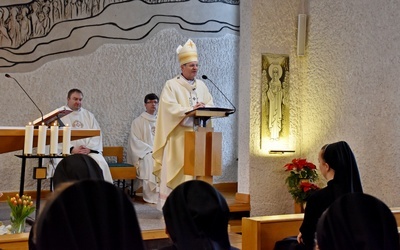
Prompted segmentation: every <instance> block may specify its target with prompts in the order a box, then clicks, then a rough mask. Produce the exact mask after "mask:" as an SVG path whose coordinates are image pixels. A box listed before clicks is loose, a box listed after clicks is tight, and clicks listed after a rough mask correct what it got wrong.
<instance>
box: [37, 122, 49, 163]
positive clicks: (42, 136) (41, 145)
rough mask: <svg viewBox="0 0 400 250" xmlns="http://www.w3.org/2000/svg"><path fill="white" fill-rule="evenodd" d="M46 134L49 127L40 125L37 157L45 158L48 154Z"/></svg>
mask: <svg viewBox="0 0 400 250" xmlns="http://www.w3.org/2000/svg"><path fill="white" fill-rule="evenodd" d="M46 133H47V126H46V125H44V123H42V125H39V134H38V146H37V155H40V156H43V155H45V153H46Z"/></svg>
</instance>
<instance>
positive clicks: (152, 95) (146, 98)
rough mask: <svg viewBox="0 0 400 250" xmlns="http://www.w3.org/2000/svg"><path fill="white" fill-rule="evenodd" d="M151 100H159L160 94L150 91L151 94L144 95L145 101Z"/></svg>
mask: <svg viewBox="0 0 400 250" xmlns="http://www.w3.org/2000/svg"><path fill="white" fill-rule="evenodd" d="M149 100H157V101H158V100H159V99H158V96H157V95H156V94H154V93H150V94H147V95H146V96H145V97H144V103H147V101H149Z"/></svg>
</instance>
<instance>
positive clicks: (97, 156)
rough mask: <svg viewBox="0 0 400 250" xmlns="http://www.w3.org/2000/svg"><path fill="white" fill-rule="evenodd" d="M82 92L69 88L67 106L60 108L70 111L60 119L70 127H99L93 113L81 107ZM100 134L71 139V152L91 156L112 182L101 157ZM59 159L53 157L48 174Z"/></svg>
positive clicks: (106, 178)
mask: <svg viewBox="0 0 400 250" xmlns="http://www.w3.org/2000/svg"><path fill="white" fill-rule="evenodd" d="M82 100H83V93H82V91H81V90H79V89H71V90H70V91H68V95H67V106H65V107H61V109H64V108H65V109H70V110H72V112H71V113H70V114H68V115H66V116H64V117H62V118H61V121H62V122H63V123H64V124H65V125H66V124H68V125H69V126H71V127H72V129H100V126H99V123H98V122H97V120H96V118H95V117H94V115H93V114H92V113H91V112H89V111H88V110H86V109H84V108H82ZM102 152H103V142H102V135H101V133H100V136H95V137H89V138H85V139H81V140H75V141H71V154H85V155H89V156H90V157H92V158H93V159H94V160H95V161H96V162H97V164H99V166H100V168H101V169H102V170H103V176H104V180H105V181H108V182H110V183H113V180H112V177H111V172H110V168H109V166H108V164H107V162H106V160H105V159H104V157H103V154H102ZM59 161H60V159H57V158H56V159H53V162H54V163H53V164H49V169H48V175H50V176H53V174H54V170H55V168H56V167H57V164H58V162H59Z"/></svg>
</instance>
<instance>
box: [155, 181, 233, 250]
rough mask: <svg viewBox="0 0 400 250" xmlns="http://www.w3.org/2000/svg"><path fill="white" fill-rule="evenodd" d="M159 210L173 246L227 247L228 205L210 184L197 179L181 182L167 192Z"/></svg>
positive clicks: (228, 245)
mask: <svg viewBox="0 0 400 250" xmlns="http://www.w3.org/2000/svg"><path fill="white" fill-rule="evenodd" d="M163 213H164V219H165V224H166V228H167V232H168V234H169V235H170V237H171V239H172V241H173V242H174V245H175V247H176V248H177V249H230V243H229V237H228V221H229V207H228V205H227V203H226V200H225V198H224V197H223V196H222V195H221V194H220V193H219V192H218V191H217V190H216V189H215V188H214V187H213V186H211V185H210V184H208V183H206V182H204V181H199V180H193V181H187V182H184V183H182V184H181V185H179V186H178V187H176V188H175V189H174V190H173V191H172V193H171V194H170V195H169V196H168V198H167V200H166V202H165V205H164V207H163Z"/></svg>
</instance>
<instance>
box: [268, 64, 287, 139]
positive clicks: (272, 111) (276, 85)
mask: <svg viewBox="0 0 400 250" xmlns="http://www.w3.org/2000/svg"><path fill="white" fill-rule="evenodd" d="M268 73H269V75H270V77H271V81H270V82H269V88H268V91H267V96H268V100H269V122H268V125H269V131H270V132H271V139H273V140H277V139H279V133H280V131H281V129H282V105H283V104H282V103H283V97H284V95H283V91H282V83H281V81H280V78H281V77H282V67H281V66H280V65H278V64H271V65H270V66H269V68H268Z"/></svg>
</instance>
